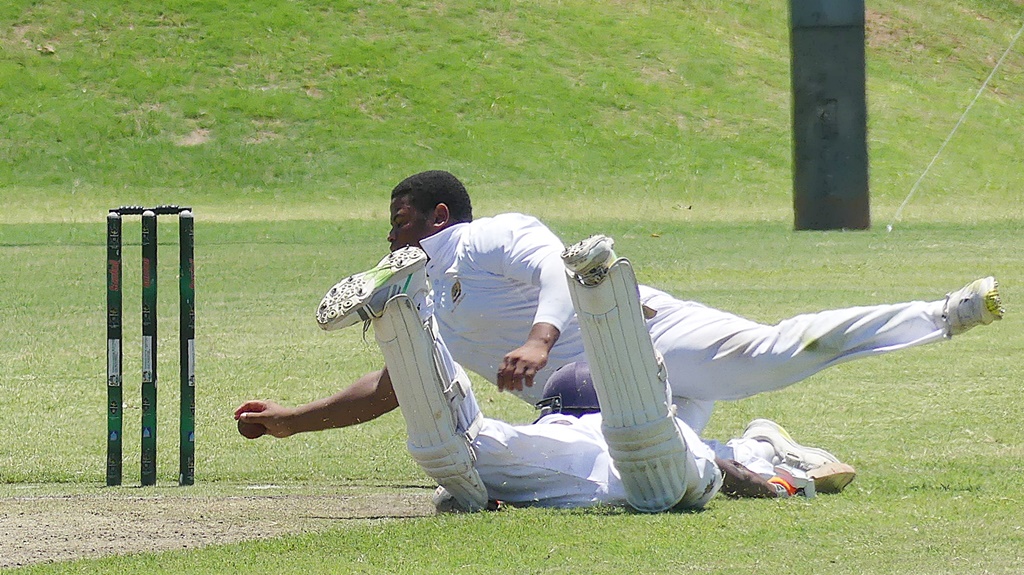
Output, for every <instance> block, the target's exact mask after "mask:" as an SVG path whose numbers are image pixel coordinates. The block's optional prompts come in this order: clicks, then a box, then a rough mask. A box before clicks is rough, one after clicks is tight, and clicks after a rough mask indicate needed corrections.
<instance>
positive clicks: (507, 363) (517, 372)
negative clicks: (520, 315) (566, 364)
mask: <svg viewBox="0 0 1024 575" xmlns="http://www.w3.org/2000/svg"><path fill="white" fill-rule="evenodd" d="M547 364H548V349H547V347H546V346H542V345H537V344H534V343H530V342H527V343H526V344H525V345H523V346H522V347H520V348H519V349H515V350H512V351H511V352H509V353H508V354H506V355H505V358H504V359H503V360H502V362H501V367H499V368H498V389H499V390H501V391H522V390H523V388H524V386H525V387H532V386H533V378H534V377H535V376H536V375H537V372H538V371H540V370H542V369H544V366H545V365H547Z"/></svg>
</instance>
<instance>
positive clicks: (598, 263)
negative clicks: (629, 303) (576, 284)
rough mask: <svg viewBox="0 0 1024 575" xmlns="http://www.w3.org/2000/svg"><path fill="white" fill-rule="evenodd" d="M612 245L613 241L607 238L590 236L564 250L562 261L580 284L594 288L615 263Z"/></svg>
mask: <svg viewBox="0 0 1024 575" xmlns="http://www.w3.org/2000/svg"><path fill="white" fill-rule="evenodd" d="M614 245H615V240H613V239H611V238H609V237H608V236H603V235H596V236H590V237H589V238H587V239H585V240H583V241H580V242H576V243H575V244H573V245H571V246H569V247H567V248H565V251H563V252H562V261H563V262H565V267H566V268H568V269H569V271H571V272H572V273H573V274H575V276H576V279H578V280H579V281H580V283H582V284H583V285H587V286H595V285H597V284H599V283H601V281H602V280H604V277H605V275H607V274H608V268H609V267H610V266H611V265H612V264H613V263H614V262H615V250H613V249H612V246H614Z"/></svg>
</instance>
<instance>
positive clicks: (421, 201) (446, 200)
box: [391, 170, 473, 223]
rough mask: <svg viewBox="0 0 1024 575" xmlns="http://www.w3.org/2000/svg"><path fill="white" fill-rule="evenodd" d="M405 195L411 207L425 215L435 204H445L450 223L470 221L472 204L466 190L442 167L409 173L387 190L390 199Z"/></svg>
mask: <svg viewBox="0 0 1024 575" xmlns="http://www.w3.org/2000/svg"><path fill="white" fill-rule="evenodd" d="M402 197H407V198H409V203H410V204H412V207H414V208H416V210H417V211H418V212H420V213H424V214H428V213H430V212H431V211H433V209H434V208H435V207H437V205H438V204H445V205H446V206H448V213H449V215H450V217H451V219H452V222H453V223H461V222H471V221H473V205H472V203H471V202H470V201H469V192H467V191H466V187H465V186H463V185H462V182H460V181H459V179H458V178H456V177H455V176H453V175H451V174H450V173H448V172H446V171H444V170H429V171H426V172H420V173H418V174H413V175H411V176H409V177H408V178H406V179H404V180H402V181H401V182H400V183H399V184H398V185H397V186H395V189H393V190H391V200H392V201H394V200H396V199H398V198H402Z"/></svg>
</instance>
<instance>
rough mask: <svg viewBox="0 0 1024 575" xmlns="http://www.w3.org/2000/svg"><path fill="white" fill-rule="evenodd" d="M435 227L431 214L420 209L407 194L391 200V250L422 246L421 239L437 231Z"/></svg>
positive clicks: (389, 237)
mask: <svg viewBox="0 0 1024 575" xmlns="http://www.w3.org/2000/svg"><path fill="white" fill-rule="evenodd" d="M434 227H435V226H434V225H433V224H432V218H431V214H424V213H422V212H420V211H418V210H417V209H416V208H414V207H413V206H412V204H410V203H409V198H408V197H407V196H406V197H399V198H395V199H394V200H393V201H392V202H391V231H390V232H388V242H389V243H390V244H391V251H395V250H397V249H399V248H404V247H405V246H416V247H420V240H422V239H423V238H425V237H427V236H429V235H431V234H433V233H435V232H436V231H437V230H436V229H434Z"/></svg>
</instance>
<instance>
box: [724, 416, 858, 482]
mask: <svg viewBox="0 0 1024 575" xmlns="http://www.w3.org/2000/svg"><path fill="white" fill-rule="evenodd" d="M743 437H745V438H748V439H757V440H761V441H767V442H768V443H771V444H772V446H773V447H775V450H776V451H777V452H779V455H780V456H781V457H782V461H783V463H785V464H786V465H792V466H793V467H796V468H797V469H801V470H803V471H809V470H811V469H814V468H816V467H820V466H822V465H826V464H828V463H840V461H839V458H838V457H836V456H835V455H832V454H831V453H829V452H828V451H825V450H824V449H819V448H817V447H806V446H804V445H800V444H799V443H797V442H796V441H794V440H793V438H792V437H791V436H790V435H789V432H787V431H786V430H785V429H783V428H782V426H781V425H779V424H777V423H775V422H774V421H771V420H768V419H755V420H754V421H752V422H750V425H748V426H747V429H746V431H744V432H743Z"/></svg>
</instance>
